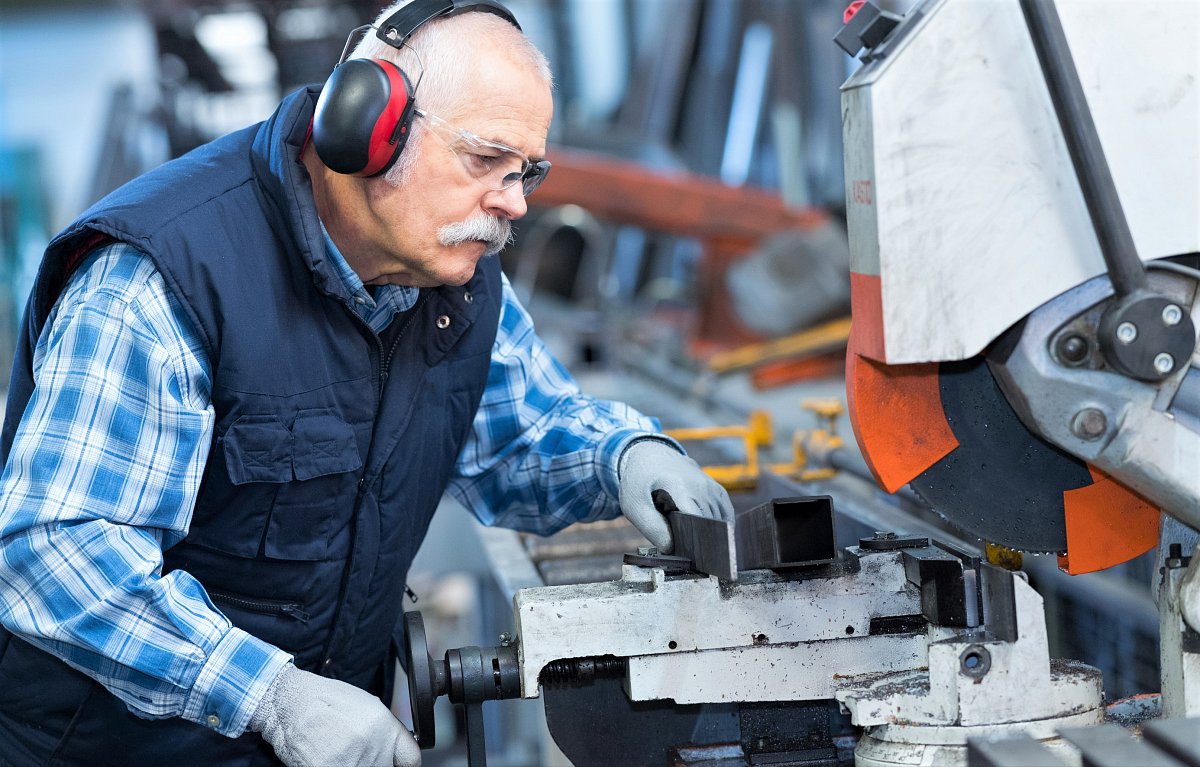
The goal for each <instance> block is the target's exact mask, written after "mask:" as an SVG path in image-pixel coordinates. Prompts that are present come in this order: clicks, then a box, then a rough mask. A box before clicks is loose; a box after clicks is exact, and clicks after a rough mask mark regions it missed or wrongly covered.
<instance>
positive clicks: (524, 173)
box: [414, 109, 550, 197]
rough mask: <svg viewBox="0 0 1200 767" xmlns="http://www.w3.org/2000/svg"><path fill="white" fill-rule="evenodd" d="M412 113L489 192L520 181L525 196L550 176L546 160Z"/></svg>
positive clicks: (435, 119) (506, 187)
mask: <svg viewBox="0 0 1200 767" xmlns="http://www.w3.org/2000/svg"><path fill="white" fill-rule="evenodd" d="M414 111H415V112H416V115H417V116H418V117H421V118H423V119H424V120H426V121H427V122H428V123H429V127H430V128H431V129H432V130H433V132H434V133H435V134H436V135H437V136H438V138H440V139H441V140H442V141H443V142H445V144H446V146H448V147H450V149H451V150H452V151H453V152H454V154H455V155H457V156H458V159H459V161H460V162H461V163H462V166H463V168H465V169H466V171H467V173H469V174H470V175H471V177H472V178H474V179H476V180H477V181H479V182H480V183H482V184H483V185H484V186H486V187H487V188H488V189H493V190H495V191H501V190H503V189H508V188H509V187H510V186H512V185H513V184H516V183H517V182H518V181H519V182H520V183H521V192H522V193H523V194H524V195H525V196H526V197H528V196H529V195H531V194H533V191H534V190H535V189H537V188H538V187H539V186H541V185H542V182H543V181H545V180H546V175H547V174H548V173H550V161H549V160H531V159H529V158H528V157H527V156H525V154H524V153H523V152H521V151H519V150H517V149H513V148H512V147H510V146H505V145H504V144H497V143H496V142H494V141H488V140H487V139H484V138H480V137H479V136H476V135H475V134H474V133H471V132H470V131H466V130H463V129H462V128H458V127H456V126H454V125H451V124H450V123H448V122H446V121H445V120H443V119H442V118H440V117H438V116H437V115H431V114H429V113H428V112H426V111H425V110H423V109H417V110H414Z"/></svg>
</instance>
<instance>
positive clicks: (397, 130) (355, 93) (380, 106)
mask: <svg viewBox="0 0 1200 767" xmlns="http://www.w3.org/2000/svg"><path fill="white" fill-rule="evenodd" d="M412 119H413V98H412V84H411V83H409V81H408V77H407V76H406V75H405V74H404V72H403V71H401V70H400V68H399V67H397V66H396V65H395V64H393V63H391V62H390V61H384V60H382V59H351V60H349V61H346V62H343V63H341V64H339V65H338V66H337V68H336V69H334V70H333V74H331V75H330V76H329V79H328V80H326V81H325V87H324V88H323V89H322V90H321V97H320V98H319V99H318V100H317V109H316V113H315V114H314V116H313V132H312V140H313V146H314V147H315V148H316V150H317V156H318V157H320V158H321V162H323V163H325V165H326V166H327V167H329V168H330V169H331V170H334V171H336V172H338V173H345V174H348V175H354V176H377V175H379V174H381V173H384V172H386V171H387V169H388V168H390V167H392V165H393V164H394V163H395V162H396V158H397V157H399V156H400V152H401V150H402V149H404V143H405V140H406V139H407V138H408V129H409V125H410V124H411V123H412Z"/></svg>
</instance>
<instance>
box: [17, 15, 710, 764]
mask: <svg viewBox="0 0 1200 767" xmlns="http://www.w3.org/2000/svg"><path fill="white" fill-rule="evenodd" d="M375 28H376V29H377V30H378V33H377V34H368V35H367V36H366V37H365V38H364V41H363V42H362V43H360V44H359V46H358V48H357V49H356V50H355V55H354V57H353V59H352V60H351V61H348V62H346V63H344V64H341V65H339V67H338V69H337V70H335V72H334V74H333V75H332V76H331V78H330V81H329V82H328V83H326V85H325V89H324V90H325V93H324V95H321V97H320V101H318V96H319V94H321V89H319V88H308V89H305V90H301V91H299V92H297V93H295V94H292V95H291V96H289V97H288V98H286V99H285V100H284V101H283V102H282V103H281V105H280V106H279V108H278V110H277V111H276V112H275V113H274V114H273V115H272V116H271V117H270V118H269V119H268V120H266V121H265V122H263V123H261V124H259V125H255V126H251V127H249V128H247V129H245V130H242V131H239V132H236V133H233V134H230V135H229V136H226V137H224V138H221V139H219V140H217V141H215V142H213V143H211V144H208V145H206V146H204V147H201V148H200V149H198V150H196V151H195V152H192V153H190V154H189V155H187V156H185V157H183V158H181V159H179V160H176V161H173V162H170V163H167V164H166V165H164V166H162V167H161V168H159V169H156V170H155V171H153V172H151V173H149V174H147V175H146V176H143V177H141V178H139V179H136V180H134V181H133V182H131V183H130V184H128V185H126V186H125V187H122V188H121V189H119V190H117V191H116V192H114V193H113V194H112V195H110V196H109V197H107V198H105V199H104V200H102V201H101V202H99V203H98V204H97V205H96V206H94V207H93V208H92V209H91V210H89V211H87V212H86V213H84V214H83V215H82V216H81V217H80V218H79V219H78V220H77V221H76V222H75V223H73V224H72V225H71V226H70V227H68V228H67V229H66V230H65V231H64V232H63V233H62V234H60V235H59V236H58V237H57V238H55V240H54V241H53V242H52V243H51V244H50V247H49V248H48V249H47V252H46V255H45V258H44V261H43V264H42V266H41V270H40V272H39V276H38V279H37V283H36V286H35V288H34V291H33V294H32V296H31V298H30V303H29V306H28V308H27V316H26V322H25V325H24V330H23V333H24V337H23V339H22V344H21V348H20V349H19V351H18V353H17V359H16V363H15V366H14V374H13V381H12V385H11V387H10V398H9V403H8V410H7V413H8V417H7V421H6V422H5V424H4V431H3V439H2V441H0V458H2V460H3V462H4V474H3V478H2V480H0V557H2V562H3V564H2V566H0V624H2V626H3V628H2V629H0V764H4V765H19V766H21V767H24V765H44V764H51V763H52V764H65V765H73V764H78V765H88V767H94V766H95V765H110V764H111V765H121V766H122V767H130V766H131V765H155V766H156V767H158V766H159V765H171V767H180V765H191V764H195V765H259V764H264V765H269V764H278V763H279V762H280V761H282V762H283V763H284V764H287V765H337V766H338V767H341V766H343V765H355V764H364V765H378V764H385V765H416V764H419V762H420V754H419V751H418V749H417V746H416V744H415V742H414V741H413V739H412V736H411V735H410V734H409V733H408V731H407V730H406V729H405V728H404V727H403V726H402V725H401V724H400V723H399V722H397V721H396V720H395V718H394V717H392V715H391V714H390V712H389V711H388V709H387V707H386V706H385V705H384V703H383V702H381V701H382V700H388V699H389V696H390V692H391V687H392V685H391V670H392V669H393V668H394V663H395V661H394V658H395V654H394V650H393V632H394V628H395V627H396V625H397V623H398V618H399V617H400V614H401V602H402V595H403V591H404V588H405V585H404V580H405V574H406V572H407V570H408V567H409V564H410V562H411V560H412V557H413V555H414V554H415V553H416V551H417V548H418V547H419V545H420V543H421V540H422V538H423V537H424V534H425V531H426V528H427V526H428V524H429V520H430V517H431V515H432V514H433V511H434V508H435V507H436V506H437V503H438V499H439V498H440V497H441V495H442V494H443V492H444V491H446V490H449V492H450V493H451V494H452V495H453V496H454V497H456V498H457V499H459V500H460V501H462V502H463V503H464V504H465V505H466V506H467V507H468V508H470V509H471V510H472V511H474V513H475V514H476V515H477V516H478V517H479V518H480V519H481V521H483V522H484V523H486V524H501V525H506V526H510V527H514V528H518V529H522V530H531V531H535V532H539V533H543V534H548V533H551V532H553V531H555V530H558V529H560V528H562V527H564V526H566V525H568V524H570V523H572V522H575V521H579V520H593V519H600V518H604V517H611V516H614V515H616V514H617V513H620V512H622V511H623V512H624V513H625V515H626V516H627V517H628V518H630V520H631V521H632V522H633V523H634V524H635V525H637V526H638V528H639V529H641V530H642V531H643V532H644V533H645V534H646V535H647V536H648V537H649V538H650V539H651V541H653V542H655V543H657V544H659V545H660V546H662V547H664V548H667V547H669V546H670V534H669V531H668V529H667V527H666V525H665V524H664V521H663V517H662V515H661V513H660V512H659V511H658V510H657V509H656V507H655V505H654V502H653V501H652V498H651V494H652V493H655V494H656V495H657V493H658V492H660V491H661V492H663V493H665V494H666V495H667V496H669V499H668V500H669V502H671V503H673V504H674V505H675V506H677V507H678V508H680V509H681V510H683V511H685V512H688V513H693V514H699V515H704V516H713V517H725V518H728V517H729V516H730V515H731V507H730V505H729V499H728V497H727V496H726V495H725V493H724V491H722V490H721V489H720V488H719V487H718V486H716V485H715V483H713V482H712V481H711V480H709V479H708V478H707V477H706V476H705V475H704V474H703V472H701V471H700V470H699V468H698V467H697V466H696V464H695V463H694V462H692V461H691V460H690V459H688V458H686V457H684V456H683V455H682V453H681V452H680V451H679V450H678V449H677V447H676V446H674V445H673V444H672V443H671V442H670V441H669V440H667V439H666V438H664V437H662V436H661V435H657V434H656V425H655V423H654V422H653V421H651V420H650V419H647V418H645V417H643V416H641V415H640V414H638V413H636V412H634V411H632V410H631V409H629V408H627V407H625V406H623V405H620V404H616V403H611V402H603V401H598V400H595V399H592V398H589V397H586V396H584V395H582V394H581V393H580V392H579V391H578V389H577V388H576V386H575V384H574V382H573V381H572V380H571V378H570V377H569V376H568V375H567V373H566V372H565V371H564V370H563V369H562V367H561V366H560V365H559V364H558V363H557V362H556V361H555V360H554V359H553V358H552V357H551V356H550V355H549V354H548V352H547V351H546V349H545V347H544V346H543V345H542V343H541V341H540V340H539V339H538V337H537V336H536V335H535V334H534V332H533V328H532V327H531V323H530V320H529V317H528V315H527V314H526V313H525V311H524V310H523V309H522V307H521V306H520V305H519V304H518V303H517V301H516V299H515V298H514V296H513V293H512V290H511V288H510V287H509V285H508V283H507V281H506V280H505V278H504V276H503V275H502V274H501V272H500V267H499V264H498V263H497V259H495V258H492V257H490V256H491V255H493V254H494V253H495V252H497V251H498V250H499V249H500V248H501V247H502V246H503V245H504V244H505V242H506V241H507V240H508V237H509V222H511V221H512V220H514V219H517V218H520V217H521V216H522V215H524V214H525V212H526V201H525V195H526V194H528V193H530V192H532V191H533V190H534V189H535V188H536V187H537V185H538V184H539V183H540V182H541V180H542V179H543V178H544V177H545V175H546V173H547V172H548V171H549V163H547V162H546V161H544V160H542V159H540V158H542V157H543V155H544V153H545V145H546V136H547V131H548V129H549V125H550V119H551V110H552V102H551V95H550V75H549V70H548V67H547V65H546V62H545V59H544V58H543V57H542V55H541V54H540V53H539V52H538V51H537V50H536V49H535V48H534V47H533V46H532V45H531V44H530V43H529V41H528V40H527V39H526V38H525V37H524V36H523V35H522V34H521V32H520V31H519V28H518V27H517V26H516V21H515V20H514V19H512V18H511V16H510V15H509V14H508V12H507V11H506V10H505V9H504V8H503V7H501V6H499V5H497V4H495V3H459V4H458V6H457V7H456V6H455V5H454V4H453V3H451V2H449V0H440V1H439V0H415V2H414V3H412V5H411V6H406V7H404V8H397V7H393V8H389V9H388V10H387V11H385V12H384V13H383V14H382V15H381V16H380V19H379V21H378V22H377V25H376V27H375ZM355 72H358V74H354V73H355ZM363 72H366V74H365V75H364V74H363ZM363 77H365V78H366V79H365V80H361V78H363ZM355 78H359V81H357V82H345V81H354V80H355ZM372 78H374V79H372ZM364 83H365V85H364ZM372 83H373V84H372ZM355 88H359V90H355ZM362 88H365V90H362ZM372 89H374V90H372ZM380 89H382V90H380ZM364 93H365V94H366V96H365V97H364V96H363V94H364ZM380 93H382V94H383V100H382V101H381V102H379V103H376V104H374V106H373V107H372V104H371V103H366V107H371V108H374V109H375V110H376V111H375V112H371V111H370V109H368V110H367V111H365V112H363V111H361V110H362V109H363V108H364V101H363V99H364V98H365V99H366V102H371V101H372V100H373V99H374V100H378V99H377V98H376V97H377V96H378V95H379V94H380ZM364 125H365V127H364ZM356 141H358V142H360V143H361V142H365V144H363V145H362V146H358V145H356V144H355V142H356ZM346 142H349V143H348V144H347V143H346ZM657 497H658V498H659V499H660V500H661V499H662V496H661V495H657Z"/></svg>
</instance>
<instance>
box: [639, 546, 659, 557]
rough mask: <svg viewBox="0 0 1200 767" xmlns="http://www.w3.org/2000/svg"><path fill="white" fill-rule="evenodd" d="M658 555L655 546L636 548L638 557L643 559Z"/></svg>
mask: <svg viewBox="0 0 1200 767" xmlns="http://www.w3.org/2000/svg"><path fill="white" fill-rule="evenodd" d="M657 554H658V547H657V546H638V555H639V556H643V557H653V556H656V555H657Z"/></svg>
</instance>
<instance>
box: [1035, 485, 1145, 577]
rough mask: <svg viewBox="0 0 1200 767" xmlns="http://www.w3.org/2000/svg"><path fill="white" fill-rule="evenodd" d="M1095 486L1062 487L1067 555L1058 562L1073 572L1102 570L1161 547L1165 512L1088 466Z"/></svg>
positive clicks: (1060, 557) (1063, 567) (1060, 565)
mask: <svg viewBox="0 0 1200 767" xmlns="http://www.w3.org/2000/svg"><path fill="white" fill-rule="evenodd" d="M1088 472H1089V473H1091V475H1092V484H1090V485H1087V486H1085V487H1081V488H1078V489H1075V490H1065V491H1063V512H1064V514H1065V516H1066V522H1067V553H1066V554H1063V555H1060V556H1059V558H1058V566H1059V568H1061V569H1062V570H1064V571H1066V572H1067V573H1069V574H1071V575H1080V574H1082V573H1091V572H1095V571H1097V570H1104V569H1106V568H1109V567H1112V566H1114V565H1119V564H1121V563H1122V562H1127V561H1129V560H1130V559H1133V558H1134V557H1136V556H1139V555H1141V554H1145V553H1146V552H1147V551H1149V550H1150V549H1151V548H1153V547H1154V546H1157V545H1158V533H1159V526H1160V525H1161V524H1162V514H1161V513H1160V511H1159V509H1158V508H1157V507H1155V506H1154V505H1152V504H1151V503H1150V502H1149V501H1147V500H1146V499H1144V498H1142V497H1141V496H1140V495H1138V494H1137V493H1135V492H1133V491H1132V490H1130V489H1129V488H1127V487H1125V486H1124V485H1122V484H1121V483H1119V482H1117V481H1116V480H1115V479H1113V478H1112V477H1110V476H1108V475H1107V474H1105V473H1104V472H1102V471H1100V470H1099V469H1097V468H1095V467H1093V466H1091V465H1089V466H1088Z"/></svg>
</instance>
